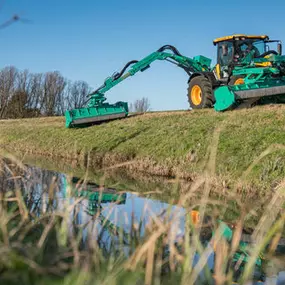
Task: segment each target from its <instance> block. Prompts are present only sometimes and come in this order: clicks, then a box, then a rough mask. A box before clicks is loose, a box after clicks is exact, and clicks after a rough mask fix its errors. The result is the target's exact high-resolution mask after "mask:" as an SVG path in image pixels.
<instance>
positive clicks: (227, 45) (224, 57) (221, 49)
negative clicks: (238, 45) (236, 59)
mask: <svg viewBox="0 0 285 285" xmlns="http://www.w3.org/2000/svg"><path fill="white" fill-rule="evenodd" d="M232 59H233V43H232V42H228V41H227V42H221V43H219V45H218V63H219V64H220V65H221V67H225V66H228V65H229V64H230V62H231V61H232Z"/></svg>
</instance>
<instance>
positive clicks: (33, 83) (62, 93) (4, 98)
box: [0, 66, 91, 119]
mask: <svg viewBox="0 0 285 285" xmlns="http://www.w3.org/2000/svg"><path fill="white" fill-rule="evenodd" d="M90 92H91V87H90V86H89V85H88V83H86V82H85V81H81V80H78V81H70V80H67V79H66V78H64V77H63V76H62V75H61V74H60V72H58V71H53V72H46V73H31V72H29V71H28V70H23V71H20V70H18V69H17V68H16V67H14V66H8V67H5V68H3V69H2V70H1V71H0V119H8V118H28V117H38V116H61V115H64V113H65V111H66V110H69V109H74V108H80V107H82V106H83V104H84V103H85V101H86V98H87V95H88V94H89V93H90Z"/></svg>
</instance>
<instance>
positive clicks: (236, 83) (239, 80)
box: [234, 78, 244, 85]
mask: <svg viewBox="0 0 285 285" xmlns="http://www.w3.org/2000/svg"><path fill="white" fill-rule="evenodd" d="M241 84H244V80H243V78H238V79H237V80H236V81H235V83H234V85H241Z"/></svg>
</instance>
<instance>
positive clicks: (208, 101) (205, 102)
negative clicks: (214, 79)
mask: <svg viewBox="0 0 285 285" xmlns="http://www.w3.org/2000/svg"><path fill="white" fill-rule="evenodd" d="M196 86H199V88H200V90H201V92H200V100H195V98H193V96H194V95H193V94H192V91H194V89H193V88H197V87H196ZM191 94H192V95H191ZM188 102H189V105H190V107H191V108H192V109H204V108H212V107H213V104H214V99H213V89H212V84H211V82H210V81H209V80H208V79H207V78H206V77H205V76H202V75H199V76H196V77H194V78H192V79H191V80H190V82H189V87H188Z"/></svg>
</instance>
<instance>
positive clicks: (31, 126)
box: [0, 106, 285, 187]
mask: <svg viewBox="0 0 285 285" xmlns="http://www.w3.org/2000/svg"><path fill="white" fill-rule="evenodd" d="M284 121H285V106H266V107H256V108H252V109H248V110H239V111H232V112H225V113H217V112H215V111H214V110H201V111H191V112H159V113H149V114H145V115H140V116H136V117H131V118H128V119H124V120H117V121H113V122H109V123H105V124H101V125H99V126H93V127H89V128H82V129H65V127H64V118H62V117H60V118H40V119H24V120H9V121H0V145H1V146H2V147H5V148H8V149H10V150H11V149H12V150H13V149H15V150H16V149H17V150H20V151H23V152H25V151H28V152H30V153H33V154H41V155H48V156H53V157H61V158H64V159H75V160H77V161H78V163H81V164H85V165H86V161H87V157H88V155H89V158H90V160H89V162H90V163H91V165H92V167H97V168H101V167H103V166H112V165H113V164H114V163H120V162H126V161H130V160H131V161H132V167H133V169H136V170H141V171H145V172H148V173H150V174H158V175H166V176H167V175H174V176H175V175H178V176H179V175H180V176H182V177H195V175H196V174H200V173H202V171H203V169H204V166H205V159H207V148H208V146H209V145H210V144H211V143H212V137H213V133H214V131H215V129H216V128H217V127H221V135H220V141H219V145H218V149H217V160H216V172H217V173H216V174H217V175H219V176H223V177H230V179H233V180H236V179H238V178H240V176H241V174H242V173H243V172H244V171H245V170H246V169H247V168H248V167H249V166H250V165H252V163H253V162H254V161H255V160H256V159H257V158H258V157H259V156H260V155H261V153H262V152H264V151H266V150H267V149H268V148H269V147H271V146H272V145H276V144H278V145H282V144H285V127H284ZM269 152H270V153H269V154H268V155H266V156H265V157H262V158H261V159H260V161H259V163H258V165H257V166H254V167H253V169H252V170H251V171H250V173H249V175H248V178H249V179H248V181H250V182H252V183H255V184H257V185H259V186H260V185H261V186H264V187H267V186H268V185H269V184H272V183H276V182H278V181H279V180H281V179H282V178H283V173H284V168H285V148H284V149H282V147H281V148H280V147H279V149H277V150H275V149H272V151H271V150H270V151H269ZM245 178H246V177H244V179H245Z"/></svg>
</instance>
